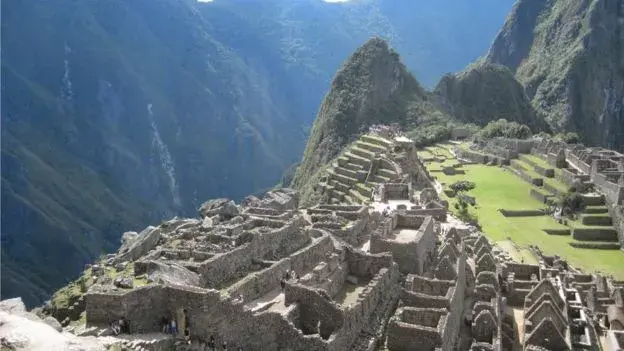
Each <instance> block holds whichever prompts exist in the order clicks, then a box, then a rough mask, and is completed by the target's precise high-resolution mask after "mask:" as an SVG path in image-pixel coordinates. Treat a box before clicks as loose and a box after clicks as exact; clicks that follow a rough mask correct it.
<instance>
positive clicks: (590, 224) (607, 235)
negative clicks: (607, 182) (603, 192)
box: [572, 195, 619, 249]
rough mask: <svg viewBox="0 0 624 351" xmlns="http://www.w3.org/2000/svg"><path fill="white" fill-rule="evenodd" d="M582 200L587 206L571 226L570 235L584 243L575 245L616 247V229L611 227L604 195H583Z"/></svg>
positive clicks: (617, 246)
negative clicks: (577, 221)
mask: <svg viewBox="0 0 624 351" xmlns="http://www.w3.org/2000/svg"><path fill="white" fill-rule="evenodd" d="M583 201H584V202H585V203H586V204H587V206H586V207H585V209H584V210H583V213H582V214H581V215H580V218H579V223H577V224H575V225H574V226H573V228H572V237H574V239H576V240H577V241H580V242H584V244H581V243H576V244H575V245H576V246H578V245H583V246H587V247H595V248H599V247H600V248H603V249H609V248H612V249H618V248H619V245H618V235H617V230H616V229H615V227H613V222H612V219H611V216H610V215H609V210H608V209H607V206H606V203H605V199H604V196H598V195H594V196H592V195H583ZM573 246H574V245H573Z"/></svg>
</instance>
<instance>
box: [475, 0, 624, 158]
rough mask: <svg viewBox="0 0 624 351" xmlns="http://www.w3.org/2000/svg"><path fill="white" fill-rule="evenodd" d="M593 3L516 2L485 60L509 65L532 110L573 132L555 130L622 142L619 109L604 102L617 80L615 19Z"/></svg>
mask: <svg viewBox="0 0 624 351" xmlns="http://www.w3.org/2000/svg"><path fill="white" fill-rule="evenodd" d="M599 3H600V2H596V1H591V2H587V1H582V0H553V1H534V2H531V1H524V2H520V3H519V6H518V7H517V8H515V10H514V11H513V12H512V13H511V14H510V16H509V17H508V18H507V23H506V24H505V26H504V27H503V30H502V31H501V33H500V34H499V35H498V37H497V38H496V39H495V40H494V43H493V45H492V47H491V49H490V51H489V54H488V57H487V58H486V62H488V63H492V64H502V65H505V66H507V67H508V68H509V69H510V70H511V71H514V72H515V75H516V78H517V79H518V80H519V81H520V82H521V83H522V84H523V85H524V87H525V88H526V90H525V91H526V94H527V95H528V98H529V99H530V100H531V105H532V106H533V108H534V109H535V111H536V113H537V115H539V116H543V117H544V118H545V119H546V121H547V122H548V124H549V126H550V129H552V130H553V131H554V132H555V133H558V132H563V133H565V132H566V131H575V132H578V135H577V136H574V135H567V134H564V135H560V137H561V138H562V139H563V140H566V139H570V140H571V141H577V140H578V139H579V138H578V137H579V136H580V139H582V140H583V141H584V142H585V143H587V144H589V145H601V146H606V147H609V148H615V149H621V147H622V146H623V145H624V129H622V127H621V123H620V122H619V121H621V112H620V110H619V107H617V105H616V104H611V103H610V102H611V101H614V100H612V99H613V97H614V96H615V95H611V94H617V93H616V89H614V87H616V86H621V84H623V82H624V75H623V74H622V72H623V68H624V62H623V61H622V60H621V50H620V48H621V42H622V30H621V29H622V23H621V19H620V13H619V12H618V11H616V10H614V9H613V8H608V7H604V6H599V5H598V4H599ZM596 18H600V21H596V20H594V19H596ZM564 27H565V28H574V29H573V30H569V31H568V30H562V29H563V28H564ZM605 28H609V29H608V30H605ZM587 43H593V44H592V45H587ZM612 96H613V97H612Z"/></svg>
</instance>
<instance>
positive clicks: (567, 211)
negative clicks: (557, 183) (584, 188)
mask: <svg viewBox="0 0 624 351" xmlns="http://www.w3.org/2000/svg"><path fill="white" fill-rule="evenodd" d="M559 206H560V207H561V210H562V212H563V215H565V216H574V214H575V213H577V212H579V211H581V210H583V208H585V202H584V201H583V197H582V196H581V194H579V193H578V192H576V189H570V191H568V192H567V193H566V194H565V195H564V196H563V197H562V198H561V199H560V200H559Z"/></svg>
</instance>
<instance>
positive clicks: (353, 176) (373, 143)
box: [319, 135, 397, 204]
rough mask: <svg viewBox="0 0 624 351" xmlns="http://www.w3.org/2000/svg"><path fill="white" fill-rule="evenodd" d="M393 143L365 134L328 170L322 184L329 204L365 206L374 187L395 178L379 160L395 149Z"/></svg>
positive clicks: (390, 170) (393, 173) (394, 173)
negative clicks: (392, 148)
mask: <svg viewBox="0 0 624 351" xmlns="http://www.w3.org/2000/svg"><path fill="white" fill-rule="evenodd" d="M392 145H393V144H392V142H391V141H390V140H387V139H384V138H381V137H377V136H372V135H363V136H361V137H360V139H358V140H357V141H356V142H355V143H354V144H353V145H352V146H351V147H350V148H349V149H348V150H346V151H345V152H344V153H343V154H342V156H340V157H339V158H338V159H337V160H336V161H335V162H334V163H333V164H332V166H331V167H330V168H329V169H328V170H327V177H326V179H325V180H323V181H321V182H320V183H319V187H320V189H321V191H322V193H323V194H325V196H326V199H327V202H329V203H334V204H364V203H368V202H369V201H370V199H371V196H372V189H373V187H374V186H376V185H379V184H383V183H385V182H388V181H390V180H391V179H392V178H394V177H396V176H397V174H396V172H395V171H394V170H393V169H390V168H388V167H383V166H381V165H380V162H379V161H378V160H379V158H380V157H381V156H382V155H384V154H386V153H388V152H389V151H390V148H391V147H392Z"/></svg>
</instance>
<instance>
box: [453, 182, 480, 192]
mask: <svg viewBox="0 0 624 351" xmlns="http://www.w3.org/2000/svg"><path fill="white" fill-rule="evenodd" d="M475 187H476V185H475V183H473V182H469V181H467V180H460V181H458V182H455V183H453V184H451V185H449V188H450V189H451V190H453V191H454V192H455V193H461V192H466V191H470V190H472V189H474V188H475Z"/></svg>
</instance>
